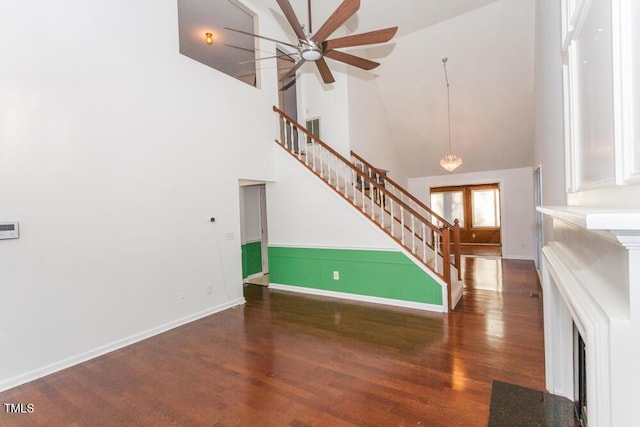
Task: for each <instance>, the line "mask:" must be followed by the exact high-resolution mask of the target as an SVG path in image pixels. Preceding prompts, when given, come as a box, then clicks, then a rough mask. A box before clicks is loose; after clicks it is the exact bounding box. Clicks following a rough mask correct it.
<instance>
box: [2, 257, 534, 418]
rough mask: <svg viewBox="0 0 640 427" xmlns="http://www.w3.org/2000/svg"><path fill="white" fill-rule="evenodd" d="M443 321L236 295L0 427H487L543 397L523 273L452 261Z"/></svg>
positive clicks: (101, 361)
mask: <svg viewBox="0 0 640 427" xmlns="http://www.w3.org/2000/svg"><path fill="white" fill-rule="evenodd" d="M463 265H464V268H463V272H464V277H465V283H466V285H465V290H464V299H463V302H462V304H461V305H459V306H458V308H457V309H456V311H455V312H454V313H452V314H449V315H446V314H436V313H425V312H420V311H414V310H407V309H398V308H392V307H385V306H376V305H371V304H364V303H354V302H345V301H340V300H333V299H328V298H321V297H310V296H301V295H296V294H290V293H285V292H279V291H274V290H269V289H268V288H265V287H262V286H255V285H247V286H246V287H245V294H246V299H247V304H246V305H244V306H241V307H237V308H235V309H230V310H227V311H225V312H222V313H218V314H215V315H212V316H210V317H207V318H205V319H202V320H200V321H197V322H194V323H191V324H189V325H186V326H183V327H180V328H177V329H174V330H172V331H169V332H167V333H164V334H162V335H159V336H157V337H154V338H151V339H149V340H146V341H143V342H141V343H138V344H135V345H133V346H130V347H127V348H124V349H121V350H118V351H116V352H113V353H110V354H108V355H106V356H103V357H100V358H97V359H94V360H91V361H89V362H86V363H83V364H81V365H78V366H75V367H72V368H70V369H67V370H64V371H61V372H58V373H55V374H53V375H50V376H48V377H45V378H42V379H40V380H37V381H33V382H31V383H28V384H25V385H23V386H20V387H17V388H14V389H12V390H8V391H6V392H4V393H0V405H1V404H3V403H24V404H26V403H31V404H33V405H34V408H35V412H33V413H31V414H8V413H5V411H4V406H0V425H2V426H29V425H42V426H144V425H148V426H287V425H289V426H311V425H317V426H347V425H382V426H401V425H407V426H408V425H423V426H457V425H460V426H462V425H464V426H486V425H487V420H488V414H489V402H490V398H491V383H492V380H494V379H497V380H500V381H505V382H510V383H515V384H519V385H522V386H525V387H530V388H534V389H538V390H544V348H543V328H542V300H541V299H540V298H531V297H530V292H531V291H536V292H539V291H540V288H539V284H538V280H537V275H536V273H535V270H534V267H533V263H532V262H530V261H507V260H495V259H483V258H463Z"/></svg>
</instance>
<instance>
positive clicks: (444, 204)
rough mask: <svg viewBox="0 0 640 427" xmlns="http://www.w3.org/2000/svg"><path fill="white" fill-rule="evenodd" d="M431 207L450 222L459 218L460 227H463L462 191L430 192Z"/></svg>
mask: <svg viewBox="0 0 640 427" xmlns="http://www.w3.org/2000/svg"><path fill="white" fill-rule="evenodd" d="M431 209H433V211H434V212H435V213H437V214H438V215H440V216H441V217H443V218H444V219H446V220H447V221H449V222H450V223H452V224H453V221H454V220H456V219H457V220H459V221H460V227H464V197H463V192H462V191H443V192H437V193H431Z"/></svg>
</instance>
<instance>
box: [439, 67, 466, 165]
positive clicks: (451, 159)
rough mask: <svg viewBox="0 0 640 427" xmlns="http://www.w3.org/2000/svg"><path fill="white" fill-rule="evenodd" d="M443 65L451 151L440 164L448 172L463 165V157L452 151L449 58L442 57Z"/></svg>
mask: <svg viewBox="0 0 640 427" xmlns="http://www.w3.org/2000/svg"><path fill="white" fill-rule="evenodd" d="M442 67H443V68H444V79H445V81H446V83H447V123H448V130H449V151H447V154H446V155H445V156H444V157H443V158H442V159H440V166H441V167H442V169H444V170H446V171H447V172H453V171H454V170H456V169H458V168H459V167H460V166H462V159H461V158H460V157H458V156H456V155H455V154H453V152H452V151H451V103H450V100H449V76H448V75H447V58H446V57H444V58H442Z"/></svg>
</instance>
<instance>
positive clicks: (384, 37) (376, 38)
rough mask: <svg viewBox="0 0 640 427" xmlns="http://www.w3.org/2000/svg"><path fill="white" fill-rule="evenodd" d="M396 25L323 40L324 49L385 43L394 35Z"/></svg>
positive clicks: (396, 29)
mask: <svg viewBox="0 0 640 427" xmlns="http://www.w3.org/2000/svg"><path fill="white" fill-rule="evenodd" d="M397 31H398V27H391V28H385V29H383V30H376V31H370V32H368V33H361V34H354V35H352V36H347V37H340V38H338V39H332V40H327V41H326V42H324V45H325V49H327V50H328V49H336V48H339V47H351V46H363V45H367V44H377V43H386V42H388V41H389V40H391V39H392V38H393V36H395V35H396V32H397Z"/></svg>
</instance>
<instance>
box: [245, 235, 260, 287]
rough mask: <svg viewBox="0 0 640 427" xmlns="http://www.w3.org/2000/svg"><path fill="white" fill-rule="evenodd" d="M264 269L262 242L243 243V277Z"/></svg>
mask: <svg viewBox="0 0 640 427" xmlns="http://www.w3.org/2000/svg"><path fill="white" fill-rule="evenodd" d="M261 271H262V242H251V243H245V244H244V245H242V278H243V279H245V278H247V277H249V276H251V275H252V274H256V273H260V272H261Z"/></svg>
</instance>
